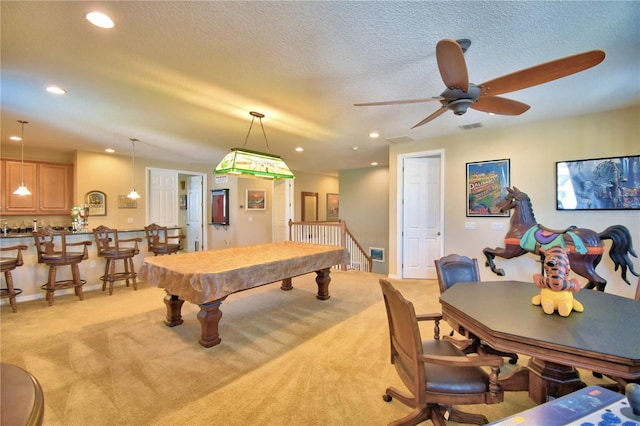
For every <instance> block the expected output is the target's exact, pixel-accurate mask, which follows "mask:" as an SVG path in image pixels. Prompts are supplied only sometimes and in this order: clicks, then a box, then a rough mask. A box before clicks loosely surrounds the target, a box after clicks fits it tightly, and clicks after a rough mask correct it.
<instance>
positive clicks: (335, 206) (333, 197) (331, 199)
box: [327, 193, 340, 220]
mask: <svg viewBox="0 0 640 426" xmlns="http://www.w3.org/2000/svg"><path fill="white" fill-rule="evenodd" d="M338 219H340V195H338V194H331V193H328V194H327V220H338Z"/></svg>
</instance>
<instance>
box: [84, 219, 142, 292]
mask: <svg viewBox="0 0 640 426" xmlns="http://www.w3.org/2000/svg"><path fill="white" fill-rule="evenodd" d="M93 236H94V237H95V239H96V244H97V246H98V256H99V257H104V259H105V260H106V263H105V266H104V275H103V276H101V277H100V279H101V280H102V291H104V290H105V288H106V285H107V283H109V296H111V295H112V294H113V282H114V281H121V280H125V281H126V284H127V287H129V281H131V283H132V285H133V289H134V290H137V289H138V284H137V283H136V277H137V276H138V274H137V273H136V270H135V267H134V265H133V257H134V256H135V255H137V254H138V253H140V250H139V249H138V243H139V242H141V241H142V238H140V237H136V238H128V239H120V238H118V230H117V229H112V228H108V227H106V226H103V225H100V226H98V227H97V228H95V229H94V230H93ZM122 243H124V245H121V244H122ZM132 244H133V245H132ZM116 260H122V261H123V262H124V271H123V272H116V270H115V269H116Z"/></svg>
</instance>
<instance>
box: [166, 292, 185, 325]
mask: <svg viewBox="0 0 640 426" xmlns="http://www.w3.org/2000/svg"><path fill="white" fill-rule="evenodd" d="M183 303H184V300H181V299H179V298H178V296H176V295H174V294H169V293H167V295H166V296H164V304H165V305H166V306H167V317H166V318H165V320H164V323H165V325H166V326H167V327H175V326H176V325H180V324H182V323H183V322H184V321H183V320H182V313H181V311H182V304H183Z"/></svg>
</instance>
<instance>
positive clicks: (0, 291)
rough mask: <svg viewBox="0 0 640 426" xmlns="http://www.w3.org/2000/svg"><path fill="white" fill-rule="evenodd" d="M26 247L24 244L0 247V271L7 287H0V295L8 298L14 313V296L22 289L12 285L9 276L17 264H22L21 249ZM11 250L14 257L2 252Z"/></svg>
mask: <svg viewBox="0 0 640 426" xmlns="http://www.w3.org/2000/svg"><path fill="white" fill-rule="evenodd" d="M27 248H28V247H27V246H26V245H24V244H21V245H17V246H11V247H0V251H2V256H0V272H4V280H5V281H6V284H7V288H0V297H2V298H5V297H8V298H9V303H10V304H11V309H12V310H13V312H14V313H15V312H18V305H17V303H16V296H17V295H18V294H20V293H22V290H21V289H19V288H15V287H14V286H13V277H12V276H11V271H13V270H14V269H16V268H17V267H18V266H22V264H23V263H24V262H23V260H22V250H26V249H27ZM11 251H15V252H16V253H15V257H14V256H5V255H4V252H11Z"/></svg>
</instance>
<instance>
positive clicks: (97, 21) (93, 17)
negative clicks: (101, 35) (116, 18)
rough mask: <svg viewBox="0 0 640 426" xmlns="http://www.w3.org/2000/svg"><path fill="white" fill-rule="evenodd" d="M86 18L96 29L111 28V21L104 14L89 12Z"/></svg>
mask: <svg viewBox="0 0 640 426" xmlns="http://www.w3.org/2000/svg"><path fill="white" fill-rule="evenodd" d="M86 18H87V20H88V21H89V22H91V23H92V24H93V25H95V26H96V27H100V28H113V21H112V20H111V18H109V17H108V16H107V15H105V14H104V13H100V12H89V13H87V15H86Z"/></svg>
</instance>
